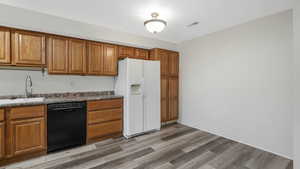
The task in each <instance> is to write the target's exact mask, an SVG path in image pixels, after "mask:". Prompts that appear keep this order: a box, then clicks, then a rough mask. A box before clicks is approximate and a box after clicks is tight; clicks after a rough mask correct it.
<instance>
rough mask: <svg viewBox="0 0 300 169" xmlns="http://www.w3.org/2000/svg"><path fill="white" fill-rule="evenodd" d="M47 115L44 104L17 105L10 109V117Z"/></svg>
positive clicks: (20, 117)
mask: <svg viewBox="0 0 300 169" xmlns="http://www.w3.org/2000/svg"><path fill="white" fill-rule="evenodd" d="M44 115H45V108H44V106H30V107H15V108H12V109H11V110H10V119H11V120H14V119H24V118H32V117H43V116H44Z"/></svg>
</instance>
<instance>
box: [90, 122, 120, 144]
mask: <svg viewBox="0 0 300 169" xmlns="http://www.w3.org/2000/svg"><path fill="white" fill-rule="evenodd" d="M122 125H123V124H122V121H121V120H116V121H108V122H102V123H98V124H93V125H89V126H88V131H87V139H88V140H93V139H97V138H101V137H105V136H109V135H112V134H117V133H120V132H122Z"/></svg>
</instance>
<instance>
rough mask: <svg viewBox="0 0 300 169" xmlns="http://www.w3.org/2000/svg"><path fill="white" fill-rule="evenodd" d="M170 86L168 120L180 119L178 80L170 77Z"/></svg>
mask: <svg viewBox="0 0 300 169" xmlns="http://www.w3.org/2000/svg"><path fill="white" fill-rule="evenodd" d="M168 86H169V89H168V90H169V93H168V94H169V98H168V100H169V106H168V107H169V113H168V114H169V117H168V120H177V119H178V78H176V77H170V78H169V80H168Z"/></svg>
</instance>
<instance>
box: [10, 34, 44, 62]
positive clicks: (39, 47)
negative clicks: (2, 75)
mask: <svg viewBox="0 0 300 169" xmlns="http://www.w3.org/2000/svg"><path fill="white" fill-rule="evenodd" d="M45 53H46V51H45V35H43V34H39V33H32V32H25V31H15V32H13V33H12V59H13V64H15V65H21V66H22V65H25V66H26V65H29V66H38V65H44V64H45Z"/></svg>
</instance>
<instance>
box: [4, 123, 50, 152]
mask: <svg viewBox="0 0 300 169" xmlns="http://www.w3.org/2000/svg"><path fill="white" fill-rule="evenodd" d="M9 125H10V129H11V130H10V132H11V133H10V134H11V139H12V145H11V146H12V152H11V153H12V156H17V155H22V154H28V153H31V152H37V151H42V150H45V148H46V145H45V120H44V118H34V119H26V120H16V121H11V122H10V124H9Z"/></svg>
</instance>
